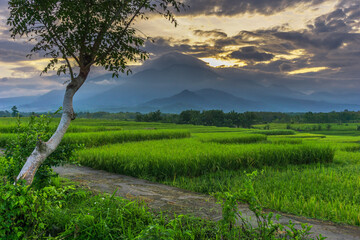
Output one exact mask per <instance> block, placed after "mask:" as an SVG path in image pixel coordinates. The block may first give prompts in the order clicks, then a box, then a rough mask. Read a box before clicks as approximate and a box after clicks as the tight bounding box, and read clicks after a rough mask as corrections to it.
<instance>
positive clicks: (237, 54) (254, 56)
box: [229, 46, 274, 62]
mask: <svg viewBox="0 0 360 240" xmlns="http://www.w3.org/2000/svg"><path fill="white" fill-rule="evenodd" d="M229 57H231V58H235V59H239V60H245V61H257V62H262V61H269V60H271V59H273V58H274V55H273V54H270V53H264V52H259V51H258V50H257V49H256V48H255V47H253V46H251V47H243V48H240V49H239V50H238V51H234V52H232V53H231V54H229Z"/></svg>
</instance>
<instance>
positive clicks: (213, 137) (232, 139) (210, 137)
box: [195, 132, 267, 144]
mask: <svg viewBox="0 0 360 240" xmlns="http://www.w3.org/2000/svg"><path fill="white" fill-rule="evenodd" d="M195 137H197V138H199V140H200V141H202V142H204V143H207V142H208V143H210V142H213V143H222V144H245V143H257V142H264V141H266V139H267V136H265V135H261V134H249V133H241V132H240V133H227V134H224V133H202V134H201V133H200V134H195Z"/></svg>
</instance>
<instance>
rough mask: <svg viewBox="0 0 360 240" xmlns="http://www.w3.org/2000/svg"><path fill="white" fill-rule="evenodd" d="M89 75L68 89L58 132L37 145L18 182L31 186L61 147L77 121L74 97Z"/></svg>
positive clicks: (82, 75)
mask: <svg viewBox="0 0 360 240" xmlns="http://www.w3.org/2000/svg"><path fill="white" fill-rule="evenodd" d="M87 74H88V72H87V73H80V74H79V76H78V77H76V78H75V79H73V80H72V81H71V82H70V83H69V85H68V86H67V87H66V91H65V95H64V101H63V114H62V116H61V120H60V123H59V125H58V127H57V129H56V132H55V133H54V134H53V135H52V137H51V138H50V139H49V140H48V141H47V142H42V141H39V142H38V143H37V146H36V147H35V149H34V151H33V152H32V153H31V155H30V156H29V157H28V159H27V160H26V163H25V164H24V166H23V168H22V169H21V171H20V173H19V175H18V176H17V178H16V182H17V181H19V180H22V179H24V180H25V181H26V184H28V185H30V184H31V183H32V182H33V180H34V176H35V174H36V171H37V170H38V168H39V167H40V165H41V164H42V163H43V162H44V161H45V159H46V158H47V157H48V156H49V155H50V154H51V153H52V152H54V151H55V150H56V148H57V147H58V146H59V144H60V142H61V140H62V138H63V137H64V135H65V133H66V130H67V129H68V127H69V125H70V123H71V121H72V120H74V119H75V114H74V110H73V97H74V95H75V93H76V92H77V90H78V89H79V88H80V87H81V86H82V84H83V83H84V82H85V80H86V78H87Z"/></svg>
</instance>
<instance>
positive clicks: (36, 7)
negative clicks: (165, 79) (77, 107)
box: [7, 0, 184, 184]
mask: <svg viewBox="0 0 360 240" xmlns="http://www.w3.org/2000/svg"><path fill="white" fill-rule="evenodd" d="M182 8H184V5H183V4H182V3H180V2H178V1H177V0H157V1H153V0H10V1H9V9H10V16H9V18H8V20H7V23H8V25H9V26H11V29H10V32H11V36H12V37H13V38H17V37H26V38H27V39H28V40H29V41H30V42H31V43H33V44H35V45H34V47H33V48H32V50H31V54H33V53H44V56H45V57H47V58H49V62H48V65H47V66H46V67H45V69H44V70H43V73H46V72H48V71H49V70H55V71H56V72H57V74H58V75H60V74H68V76H69V80H68V81H67V82H66V83H67V86H66V90H65V95H64V100H63V108H62V110H63V113H62V116H61V120H60V123H59V126H58V128H57V130H56V131H55V133H54V134H53V135H52V137H51V138H50V139H49V140H48V141H46V142H42V141H39V142H38V143H37V146H36V147H35V149H34V151H33V152H32V153H31V155H30V156H29V157H28V159H27V161H26V163H25V164H24V166H23V168H22V170H21V172H20V173H19V175H18V177H17V181H18V180H20V179H25V180H26V182H27V184H31V183H32V181H33V178H34V176H35V173H36V171H37V169H38V168H39V166H40V165H41V164H42V163H43V162H44V161H45V159H46V158H47V157H48V156H49V155H50V154H51V153H52V152H53V151H54V150H55V149H56V148H57V146H58V145H59V144H60V142H61V140H62V138H63V136H64V134H65V133H66V130H67V129H68V127H69V125H70V122H71V121H72V120H74V119H75V114H74V110H73V96H74V94H75V93H76V92H77V91H78V90H79V88H80V87H81V86H82V85H83V84H84V83H85V81H86V79H87V77H88V75H89V73H90V70H91V68H92V67H93V66H99V67H104V68H105V69H106V70H108V71H111V72H113V76H118V75H119V74H120V73H124V72H126V73H129V72H131V71H130V69H129V68H128V67H127V63H128V62H129V61H143V60H145V59H146V58H147V57H148V54H147V53H146V52H145V51H144V50H142V49H141V46H142V45H143V44H144V42H145V40H146V38H144V37H140V36H138V35H137V32H138V30H136V29H135V28H134V27H133V25H134V22H135V20H137V19H144V20H147V19H148V16H149V15H151V14H160V15H162V16H164V17H165V18H167V19H168V20H169V21H170V22H172V23H173V24H174V25H175V26H176V20H175V18H174V15H173V12H174V11H180V10H181V9H182ZM31 54H30V55H28V56H29V57H31Z"/></svg>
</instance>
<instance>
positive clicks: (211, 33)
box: [194, 29, 227, 38]
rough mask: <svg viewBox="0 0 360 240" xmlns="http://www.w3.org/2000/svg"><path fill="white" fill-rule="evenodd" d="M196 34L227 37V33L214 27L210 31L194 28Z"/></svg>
mask: <svg viewBox="0 0 360 240" xmlns="http://www.w3.org/2000/svg"><path fill="white" fill-rule="evenodd" d="M194 34H195V35H198V36H204V37H221V38H224V37H227V34H226V33H224V32H223V31H221V30H218V29H214V30H210V31H203V30H194Z"/></svg>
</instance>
